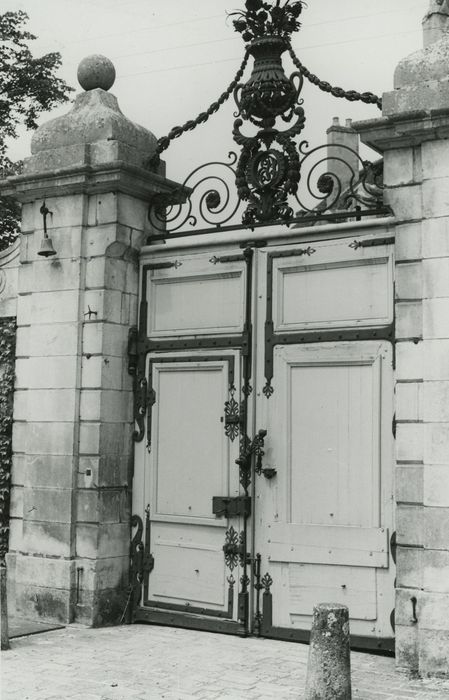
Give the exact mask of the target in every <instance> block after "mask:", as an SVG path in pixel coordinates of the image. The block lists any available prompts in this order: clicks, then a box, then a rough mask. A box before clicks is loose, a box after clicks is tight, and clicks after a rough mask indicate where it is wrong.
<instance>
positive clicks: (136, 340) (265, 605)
mask: <svg viewBox="0 0 449 700" xmlns="http://www.w3.org/2000/svg"><path fill="white" fill-rule="evenodd" d="M380 227H381V230H380V231H379V228H380ZM320 228H321V230H318V229H313V230H312V229H306V230H304V231H297V232H295V234H293V231H289V232H288V235H286V233H285V232H282V234H281V232H280V231H276V232H275V231H272V230H271V229H270V230H267V231H264V232H259V231H258V232H256V234H255V236H254V241H250V242H248V235H247V232H245V231H241V232H239V233H238V235H237V234H233V236H232V240H224V237H222V238H221V240H220V237H219V236H217V237H215V236H214V240H213V241H208V243H209V244H210V245H212V246H214V247H216V246H217V247H218V251H217V255H216V256H214V257H217V262H216V264H218V263H220V262H225V261H231V260H232V259H237V258H239V259H243V258H244V257H245V256H244V253H241V254H233V253H232V252H231V253H230V254H229V255H227V254H226V253H228V252H229V249H230V248H233V249H235V248H236V247H237V246H238V245H239V243H240V247H241V248H242V249H247V250H248V249H249V250H251V249H254V248H257V247H262V246H263V247H266V249H267V251H270V248H271V246H275V245H279V243H281V244H282V245H283V246H286V244H289V246H290V245H293V244H294V245H295V246H304V247H305V248H306V247H307V246H308V245H309V244H312V245H313V243H314V242H315V241H320V240H332V239H335V240H339V239H342V238H347V237H348V236H350V235H351V234H352V232H354V233H355V232H357V233H356V235H358V236H359V239H360V240H359V241H358V242H357V241H354V243H357V246H361V247H371V246H372V245H385V244H387V245H390V244H392V243H394V237H392V236H390V235H388V236H385V234H386V233H388V234H389V233H390V232H391V229H390V228H388V225H386V223H385V221H382V220H377V221H374V222H363V223H350V224H341V225H340V226H338V227H333V226H323V227H320ZM267 234H268V235H267ZM262 236H264V237H262ZM373 236H374V237H373ZM229 238H231V236H229ZM292 238H294V240H292ZM258 239H260V240H258ZM357 246H354V248H356V247H357ZM201 248H203V249H204V239H203V240H202V241H201V240H196V241H189V240H186V239H183V240H182V241H172V242H167V244H166V245H164V246H162V245H159V246H152V247H151V248H147V249H146V250H144V251H143V252H144V254H145V255H148V254H151V253H152V252H153V251H154V253H155V254H156V256H157V257H155V258H154V259H155V260H161V259H162V260H163V259H165V258H167V257H173V256H174V255H175V251H177V252H180V251H185V250H186V249H190V250H192V249H195V250H198V249H201ZM208 250H214V248H211V247H210V246H209V247H208ZM270 252H271V253H272V257H273V258H274V257H276V256H277V254H276V251H274V250H271V251H270ZM222 253H225V254H224V255H222ZM286 254H288V253H287V251H286ZM233 255H234V258H233ZM277 257H279V256H277ZM157 264H158V263H156V265H157ZM154 265H155V264H154V263H149V264H147V263H146V262H144V264H143V265H142V268H141V269H142V296H141V300H140V314H139V327H138V329H132V330H131V333H130V358H131V362H130V364H131V365H133V363H134V365H135V369H134V372H132V370H131V372H132V373H133V375H134V383H135V396H136V400H135V418H136V424H137V425H138V426H139V428H140V431H141V430H142V411H143V408H144V403H145V400H146V396H145V395H144V394H145V389H146V387H144V388H143V391H142V383H144V382H142V380H144V379H145V376H144V374H145V372H144V371H143V372H142V366H143V365H144V363H145V361H146V360H145V358H146V355H147V354H148V353H150V352H153V351H161V350H165V349H166V350H168V349H170V350H172V349H173V348H177V347H179V349H180V350H181V349H183V350H184V349H189V350H196V349H199V348H201V349H205V348H208V347H211V348H213V349H214V350H216V349H217V348H223V349H224V348H232V349H240V350H241V351H242V355H243V356H244V357H246V358H248V359H247V364H246V378H245V384H246V382H248V384H246V386H247V388H248V389H249V391H248V395H249V392H250V391H251V390H252V387H251V386H250V384H249V379H248V376H249V377H252V376H253V375H254V374H255V365H256V357H255V355H253V357H252V358H251V349H254V347H255V344H256V338H255V337H253V334H252V327H253V326H252V324H253V319H254V322H255V323H257V314H256V311H255V310H256V305H257V300H256V299H254V298H252V295H253V281H252V279H248V277H249V276H248V277H247V295H248V296H249V303H248V298H247V300H246V326H245V329H244V332H243V333H242V334H241V335H240V336H239V337H237V336H235V335H232V336H229V337H224V336H217V337H210V338H207V337H198V338H193V339H190V340H189V344H188V348H187V347H186V344H185V341H184V340H182V339H180V340H179V341H176V340H175V341H173V340H171V341H167V340H164V339H157V340H150V339H149V338H148V337H147V332H146V331H147V329H146V317H147V308H146V291H147V290H146V274H145V271H147V270H150V269H154ZM165 266H168V265H165ZM258 275H259V270H258V268H257V267H256V266H254V268H251V278H252V277H253V276H254V277H256V276H258ZM267 279H268V277H267ZM258 313H259V311H258ZM265 320H266V321H268V318H266V319H265ZM284 338H285V336H284V335H283V334H275V333H272V335H271V337H269V332H268V331H266V346H267V347H268V346H269V345H270V344H271V347H272V348H273V347H274V346H275V345H276V344H278V343H280V342H285V340H284ZM289 338H291V342H301V343H315V342H326V341H334V340H362V339H373V338H376V339H379V340H380V339H382V338H383V339H386V340H389V341H390V342H393V343H394V321H393V323H392V324H389V326H388V327H383V328H382V329H374V330H373V329H372V328H358V329H355V330H354V329H342V330H334V329H332V330H324V331H319V330H311V331H306V332H304V333H301V334H300V335H299V334H297V336H296V338H293V335H291V334H289ZM288 342H289V341H288ZM393 353H394V345H393ZM142 358H144V359H143V360H142ZM139 370H140V372H139ZM246 420H247V433H249V434H254V430H255V428H256V426H255V424H254V412H253V411H251V402H248V408H247V412H246ZM250 426H251V427H250ZM136 447H137V448H139V445H136ZM137 451H138V450H136V453H137ZM255 478H256V477H255V475H254V472H253V475H252V484H251V492H252V496H253V502H254V488H255ZM133 517H137V520H134V526H137V530H138V532H136V535H135V537H134V538H133V544H132V547H131V553H132V556H131V575H132V580H133V581H134V586H133V598H134V601H136V600H137V603H136V602H134V605H133V609H134V612H133V619H134V621H151V622H155V623H157V624H173V625H177V626H185V627H192V626H194V627H195V628H196V629H208V630H210V629H212V627H211V625H210V624H209V621H208V620H205V619H202V620H199V619H198V620H192V619H189V618H188V616H187V617H186V616H183V614H182V613H181V614H180V615H178V614H175V613H173V612H168V611H167V612H165V611H162V612H161V616H160V619H159V620H155V619H154V620H153V619H152V620H148V618H147V619H144V618H145V617H146V616H145V614H144V611H143V609H142V608H139V601H140V597H139V588H141V582H140V581H139V580H138V579H139V574H138V573H136V572H137V571H138V570H139V563H140V562H141V561H142V558H143V559H144V558H145V557H142V556H141V553H140V550H139V537H138V534H139V529H140V531H143V527H142V528H140V525H139V522H138V518H139V516H133ZM252 529H253V528H252ZM393 535H394V533H393ZM393 540H394V537H393V536H392V543H391V544H392V548H391V554H392V559H393V560H394V558H395V551H394V546H393ZM251 541H252V545H253V543H254V535H252V538H251ZM140 545H141V550H142V555H143V550H144V545H143V543H142V538H140ZM251 552H252V553H253V554H252V562H251V567H250V579H251V583H250V610H251V611H252V614H251V615H250V616H249V620H250V621H249V622H248V624H247V625H246V628H245V629H242V625H241V624H239V623H236V625H237V626H236V627H235V628H234V629H231V626H230V625H229V624H226V622H227V621H223V623H224V624H222V623H220V622H219V623H218V625H213V628H214V629H215V631H220V632H225V633H230V634H247V633H248V632H252V633H258V634H260V635H261V636H266V637H271V638H277V639H286V640H289V641H301V642H305V641H308V638H309V632H306V631H302V630H298V629H288V628H276V627H273V625H272V623H271V621H272V595H271V592H270V588H269V586H268V587H267V586H265V585H264V582H263V577H261V575H260V571H259V573H258V571H257V554H256V552H255V550H254V547H253V546H251ZM140 570H142V567H141V566H140ZM265 584H266V581H265ZM258 600H259V601H260V611H261V615H262V614H263V618H262V617H261V620H260V624H259V629H258V630H257V620H256V624H254V615H255V613H257V609H258V608H257V601H258ZM214 622H215V621H214ZM220 627H223V628H222V629H220ZM351 640H352V645H353V646H354V647H355V648H358V647H359V648H366V649H382V650H383V651H385V650H387V651H391V650H392V649H393V648H394V639H391V640H378V639H376V638H370V637H361V636H354V635H352V637H351Z"/></svg>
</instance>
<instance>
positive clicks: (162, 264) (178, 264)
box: [145, 260, 182, 270]
mask: <svg viewBox="0 0 449 700" xmlns="http://www.w3.org/2000/svg"><path fill="white" fill-rule="evenodd" d="M181 265H182V262H181V261H180V260H174V261H173V262H170V261H168V262H159V263H150V264H149V265H145V269H146V270H167V269H168V268H170V267H174V268H175V270H177V269H178V267H181Z"/></svg>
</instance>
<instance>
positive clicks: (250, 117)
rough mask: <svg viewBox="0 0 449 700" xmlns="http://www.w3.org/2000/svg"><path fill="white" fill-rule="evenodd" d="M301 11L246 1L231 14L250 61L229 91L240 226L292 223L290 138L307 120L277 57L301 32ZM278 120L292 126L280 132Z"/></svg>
mask: <svg viewBox="0 0 449 700" xmlns="http://www.w3.org/2000/svg"><path fill="white" fill-rule="evenodd" d="M302 8H303V2H302V0H296V1H295V2H292V3H290V2H289V0H285V4H284V5H283V6H281V3H280V0H277V1H276V4H275V5H274V6H273V5H271V4H270V3H268V2H263V1H262V0H246V12H237V13H233V15H235V14H237V16H238V18H237V19H235V20H234V28H235V30H236V31H237V32H240V33H241V34H242V38H243V39H244V41H250V45H249V47H247V50H248V52H249V53H250V55H251V56H253V58H254V67H253V71H252V73H251V76H250V78H249V80H248V81H247V82H246V83H245V84H241V83H239V84H238V85H237V87H236V88H235V90H234V99H235V102H236V104H237V107H238V110H239V112H238V118H237V119H236V120H235V122H234V129H233V137H234V140H235V141H236V143H237V144H238V145H239V146H240V147H241V148H242V151H241V154H240V158H239V161H238V163H237V169H236V185H237V191H238V194H239V197H240V199H242V200H243V201H245V202H246V201H247V202H248V206H247V208H246V210H245V212H244V214H243V218H242V223H243V225H244V226H252V225H254V224H255V223H262V222H268V221H276V220H282V221H289V220H290V219H292V218H293V209H292V208H291V206H289V204H288V201H287V199H288V195H289V194H295V193H296V191H297V189H298V183H299V180H300V167H299V155H298V152H297V149H296V145H295V142H294V140H293V139H294V137H295V136H297V135H298V134H300V133H301V131H302V130H303V128H304V124H305V120H306V119H305V114H304V110H303V108H302V106H301V104H300V102H299V97H300V93H301V88H302V85H303V78H302V75H301V74H300V73H299V72H295V73H293V74H292V75H291V76H290V77H289V78H288V77H287V76H286V75H285V72H284V68H283V65H282V54H283V53H284V52H285V51H287V50H288V48H289V42H288V37H289V36H290V34H291V33H292V32H294V31H297V30H298V29H299V27H300V23H299V21H298V17H299V15H300V14H301V12H302ZM295 79H297V83H296V84H295ZM279 118H281V119H282V120H283V121H284V122H286V123H292V122H293V123H292V124H291V126H290V127H289V128H287V129H284V130H282V131H280V130H279V129H278V128H277V123H278V119H279ZM244 121H246V122H250V123H251V124H252V125H253V126H256V127H257V128H258V131H257V133H256V134H255V135H253V136H245V135H244V134H243V133H242V131H241V127H242V126H243V123H244Z"/></svg>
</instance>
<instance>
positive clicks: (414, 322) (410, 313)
mask: <svg viewBox="0 0 449 700" xmlns="http://www.w3.org/2000/svg"><path fill="white" fill-rule="evenodd" d="M422 334H423V307H422V304H421V302H420V301H407V302H402V301H401V302H399V301H398V302H396V338H398V339H401V338H402V339H403V338H422Z"/></svg>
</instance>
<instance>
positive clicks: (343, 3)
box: [0, 0, 429, 180]
mask: <svg viewBox="0 0 449 700" xmlns="http://www.w3.org/2000/svg"><path fill="white" fill-rule="evenodd" d="M308 5H309V6H308V8H307V9H306V10H305V11H304V12H303V14H302V23H303V27H302V29H301V31H300V32H299V33H298V34H296V35H295V36H294V38H293V46H294V48H295V51H296V53H297V55H298V56H299V57H300V58H301V60H302V61H303V63H304V64H305V65H306V66H307V67H308V68H309V69H310V70H311V71H312V72H314V73H316V74H317V75H318V76H319V77H320V78H322V79H323V80H327V81H328V82H330V83H332V84H333V85H338V86H341V87H343V88H345V89H356V90H359V91H361V92H363V91H366V90H369V91H372V92H375V93H376V94H382V92H385V91H388V90H391V89H392V85H393V72H394V68H395V66H396V65H397V63H398V62H399V60H400V59H401V58H403V57H404V56H407V55H408V54H410V53H412V52H413V51H416V50H418V49H420V48H421V46H422V32H421V20H422V18H423V16H424V14H425V13H426V11H427V9H428V7H429V0H376V2H373V1H372V0H308ZM243 6H244V0H190V1H189V0H0V12H5V11H7V10H18V9H22V10H24V11H26V12H27V13H28V15H29V17H30V22H29V25H28V28H29V30H30V31H32V32H33V33H34V34H36V35H37V36H38V40H37V41H35V42H32V47H33V52H34V53H35V55H38V54H41V53H46V52H49V51H59V52H60V53H61V55H62V60H63V68H62V70H61V76H62V77H64V78H65V80H66V81H67V82H68V83H70V84H71V85H73V86H74V87H76V88H77V91H78V89H80V88H79V86H78V84H77V80H76V70H77V65H78V63H79V61H80V60H81V59H82V58H84V57H85V56H87V55H89V54H92V53H101V54H104V55H106V56H108V57H109V58H110V59H111V60H112V61H113V63H114V65H115V67H116V71H117V79H116V83H115V85H114V86H113V88H111V92H113V93H114V94H115V95H116V96H117V98H118V100H119V104H120V107H121V109H122V111H123V112H124V114H125V115H126V116H127V117H129V118H130V119H132V120H133V121H136V122H138V123H140V124H142V125H143V126H145V127H147V128H149V129H150V130H151V131H153V133H155V134H156V136H162V135H165V134H166V133H167V132H168V131H169V130H170V128H171V127H172V126H175V125H177V124H182V123H183V122H184V121H186V120H187V119H191V118H193V117H195V116H196V115H197V114H198V113H199V112H201V111H203V110H204V109H206V108H207V107H208V106H209V104H210V103H211V102H213V101H214V100H215V99H216V98H217V97H218V96H219V95H220V94H221V92H223V91H224V90H225V89H226V87H227V86H228V84H229V83H230V82H231V80H232V79H233V77H234V74H235V73H236V71H237V69H238V66H239V65H240V62H241V59H242V56H243V41H242V39H241V37H240V35H238V34H237V33H236V32H234V31H233V27H232V23H231V21H230V20H227V19H226V11H232V10H235V9H239V8H242V7H243ZM285 65H286V67H287V68H288V69H287V73H288V74H289V73H290V72H293V70H294V68H293V66H291V64H290V63H289V60H288V59H287V60H285ZM245 75H246V78H248V77H249V70H248V69H247V73H246V74H245ZM303 96H304V107H305V111H306V116H307V130H306V132H305V136H306V137H307V138H309V140H310V142H311V146H312V145H319V144H320V143H322V142H324V141H325V138H326V137H325V130H326V128H327V127H328V126H329V125H330V123H331V121H332V117H333V116H339V117H340V119H341V120H342V121H343V122H344V120H345V119H346V118H347V117H352V118H353V119H371V118H376V117H377V116H380V112H379V110H378V109H377V107H375V106H366V105H362V104H357V103H349V102H347V101H345V100H339V99H335V98H333V97H331V96H329V95H324V94H323V93H321V92H320V91H319V90H318V88H316V87H312V86H309V84H308V83H306V88H305V89H304V91H303ZM234 109H235V105H234V103H233V101H232V98H231V99H230V100H229V103H228V105H227V106H226V107H224V108H222V110H223V111H222V112H219V113H218V115H215V116H214V117H212V118H211V119H210V121H209V123H208V125H207V126H202V127H199V128H198V129H197V130H196V132H193V133H192V134H187V135H185V136H183V137H182V138H181V139H180V140H178V141H176V142H174V143H173V144H172V146H171V147H170V149H169V151H168V153H167V157H166V159H167V164H168V173H167V174H168V176H169V177H172V178H173V179H179V180H183V179H184V176H186V175H187V174H188V173H189V172H190V170H192V168H193V167H195V166H196V165H198V164H200V163H203V162H206V161H209V160H225V159H226V154H227V152H228V150H230V148H232V145H233V142H232V136H231V135H230V133H231V130H232V122H233V111H234ZM66 111H67V106H64V107H62V108H59V109H58V110H55V111H54V112H53V113H52V114H51V116H52V117H53V116H57V115H58V114H61V113H63V112H66ZM48 118H50V117H44V119H43V120H42V121H47V119H48ZM30 139H31V135H30V134H29V133H28V134H24V135H23V136H21V138H20V139H19V140H18V141H17V142H16V143H14V144H13V145H12V146H11V151H10V154H11V157H13V158H23V157H26V156H27V155H29V152H30V151H29V149H30Z"/></svg>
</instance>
